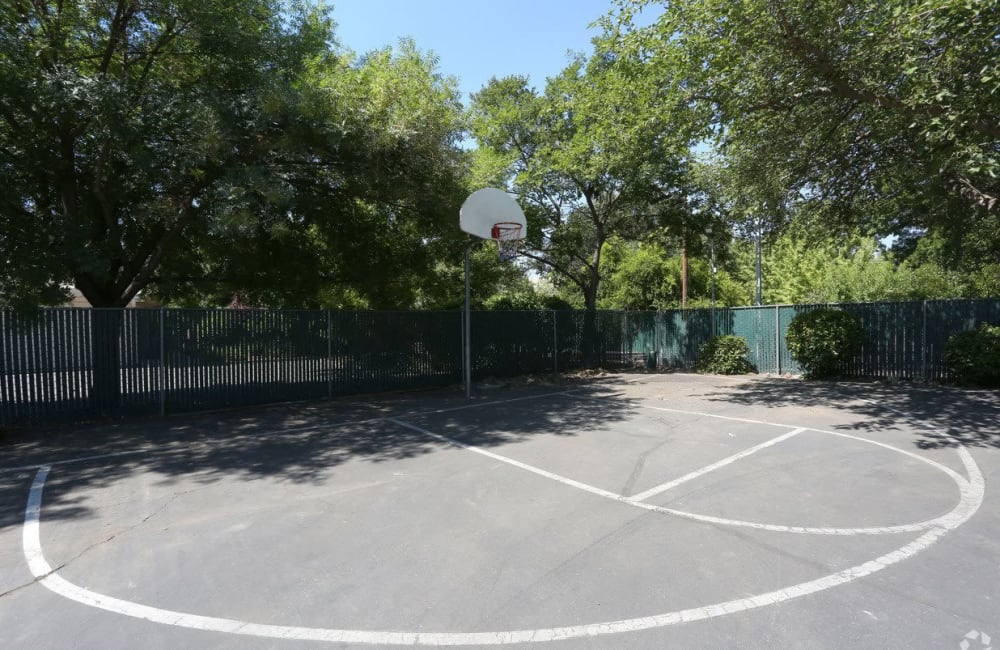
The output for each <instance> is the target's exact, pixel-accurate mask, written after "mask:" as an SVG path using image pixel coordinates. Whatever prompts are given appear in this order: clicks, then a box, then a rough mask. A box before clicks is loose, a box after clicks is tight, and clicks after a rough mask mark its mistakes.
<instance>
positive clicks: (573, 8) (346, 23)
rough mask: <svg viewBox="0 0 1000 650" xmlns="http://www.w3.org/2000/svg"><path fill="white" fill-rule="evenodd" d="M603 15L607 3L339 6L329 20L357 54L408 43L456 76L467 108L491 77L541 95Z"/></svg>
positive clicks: (354, 2)
mask: <svg viewBox="0 0 1000 650" xmlns="http://www.w3.org/2000/svg"><path fill="white" fill-rule="evenodd" d="M610 8H611V2H610V0H491V1H487V0H340V1H339V2H334V3H333V10H332V15H333V18H334V20H335V21H336V22H337V38H338V40H339V41H340V44H341V45H342V46H343V47H346V48H349V49H351V50H353V51H354V52H356V53H358V54H363V53H365V52H368V51H370V50H373V49H377V48H381V47H385V46H387V45H392V46H395V45H396V44H397V43H398V41H399V39H400V38H401V37H406V36H409V37H412V38H413V40H414V41H415V42H416V44H417V47H418V48H419V49H420V50H421V51H427V50H430V51H433V52H434V53H435V54H436V55H437V56H438V57H439V61H440V71H441V72H442V73H443V74H446V75H454V76H456V77H458V79H459V83H460V86H459V87H460V89H461V91H462V93H463V95H464V97H463V101H465V102H467V101H468V95H469V93H473V92H476V91H478V90H479V89H480V88H482V87H483V86H484V85H485V84H486V83H487V82H488V81H489V80H490V77H494V76H495V77H503V76H506V75H509V74H523V75H527V76H529V77H530V79H531V85H533V86H534V87H535V88H537V89H538V90H542V89H544V88H545V79H546V78H547V77H551V76H554V75H556V74H558V72H559V71H560V70H562V69H563V68H564V67H565V66H566V63H567V62H568V61H569V57H568V54H567V52H569V51H574V52H585V53H589V52H590V49H591V45H590V39H591V38H593V37H594V36H596V35H597V34H598V32H597V30H594V29H589V28H588V27H587V26H588V25H589V24H590V23H592V22H594V21H595V20H596V19H597V18H599V17H600V16H602V15H604V14H605V13H607V12H608V10H609V9H610Z"/></svg>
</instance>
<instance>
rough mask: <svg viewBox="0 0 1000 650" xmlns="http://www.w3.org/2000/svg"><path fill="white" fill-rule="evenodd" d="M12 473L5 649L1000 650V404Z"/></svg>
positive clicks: (73, 456)
mask: <svg viewBox="0 0 1000 650" xmlns="http://www.w3.org/2000/svg"><path fill="white" fill-rule="evenodd" d="M0 453H2V456H0V458H2V460H0V647H4V648H32V649H41V648H54V649H62V648H109V649H117V648H123V649H124V648H135V647H143V648H177V647H185V648H319V647H345V648H361V647H393V644H396V643H398V644H424V645H434V644H449V645H459V646H465V647H487V646H488V645H495V644H498V643H507V642H512V643H511V645H513V647H519V648H528V647H539V648H544V647H551V648H650V649H653V648H657V649H659V648H696V647H697V648H701V647H734V648H789V647H795V648H830V649H832V648H873V649H874V648H908V649H909V648H958V647H959V644H960V642H961V641H962V640H963V638H965V637H966V635H967V634H968V633H970V632H972V631H973V630H975V631H978V632H981V633H985V634H986V635H989V636H995V637H996V638H998V639H1000V507H998V503H1000V501H998V498H997V497H996V495H995V494H994V491H993V486H995V485H997V484H998V483H1000V395H998V394H997V393H996V392H989V391H963V390H957V389H949V388H932V387H911V386H887V385H882V384H832V383H806V382H802V381H798V380H787V379H768V378H736V379H734V378H723V377H701V376H694V375H684V374H635V375H610V376H605V377H599V378H595V379H593V380H589V381H567V382H565V383H562V384H551V385H535V386H523V385H522V386H508V387H501V388H496V389H492V390H485V391H481V392H480V393H479V394H478V395H477V397H476V398H475V399H474V400H473V401H472V402H471V403H466V402H465V401H464V399H461V396H460V395H457V394H455V393H454V392H447V391H445V392H428V393H418V394H401V395H393V396H387V397H380V398H371V399H368V400H365V399H362V400H354V401H330V402H323V403H316V404H297V405H288V406H277V407H271V408H263V409H253V410H249V409H243V410H239V411H229V412H220V413H213V414H206V415H200V416H186V417H177V418H169V419H151V420H136V421H131V422H127V423H119V424H114V425H107V424H106V425H92V426H87V427H76V428H72V429H68V428H67V429H61V430H51V431H33V432H24V433H22V434H21V435H19V436H17V437H13V436H12V437H10V438H8V439H7V440H6V441H3V442H2V443H0ZM42 466H45V467H48V469H47V470H45V469H43V470H42V474H41V475H39V469H38V468H39V467H42ZM43 479H44V482H43ZM32 499H34V500H35V501H34V502H35V503H37V502H38V500H39V499H40V509H39V510H38V511H37V513H38V514H37V516H36V515H35V514H33V512H35V511H33V510H32V507H31V504H32ZM50 571H51V573H50ZM995 643H996V642H994V645H995ZM976 644H979V645H978V646H977V645H976ZM969 647H971V648H986V647H987V645H986V644H982V643H981V641H980V639H979V638H975V639H971V640H970V644H969Z"/></svg>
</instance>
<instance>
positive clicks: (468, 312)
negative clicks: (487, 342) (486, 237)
mask: <svg viewBox="0 0 1000 650" xmlns="http://www.w3.org/2000/svg"><path fill="white" fill-rule="evenodd" d="M471 257H472V237H469V241H468V243H467V244H466V245H465V355H464V356H465V359H464V362H465V399H467V400H469V399H472V343H471V336H472V321H471V317H472V308H471V306H470V305H471V296H472V291H471V289H470V285H469V275H470V269H471V263H470V259H471Z"/></svg>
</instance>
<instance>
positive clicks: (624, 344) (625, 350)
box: [618, 311, 632, 367]
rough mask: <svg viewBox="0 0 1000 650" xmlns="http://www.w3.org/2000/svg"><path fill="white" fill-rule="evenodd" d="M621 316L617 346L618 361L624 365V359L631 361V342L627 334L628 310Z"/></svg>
mask: <svg viewBox="0 0 1000 650" xmlns="http://www.w3.org/2000/svg"><path fill="white" fill-rule="evenodd" d="M623 316H624V317H623V318H622V339H621V346H620V347H619V351H620V353H619V356H618V362H619V363H620V364H621V365H622V366H623V367H624V366H625V359H626V358H627V359H628V360H629V361H632V342H631V341H630V340H629V335H628V312H627V311H626V312H625V313H624V315H623Z"/></svg>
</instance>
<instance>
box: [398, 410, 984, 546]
mask: <svg viewBox="0 0 1000 650" xmlns="http://www.w3.org/2000/svg"><path fill="white" fill-rule="evenodd" d="M389 420H390V421H391V422H393V423H395V424H398V425H399V426H402V427H406V428H407V429H411V430H413V431H416V432H418V433H422V434H424V435H426V436H429V437H431V438H434V439H435V440H440V441H442V442H445V443H447V444H449V445H452V446H455V447H458V448H460V449H465V450H467V451H471V452H473V453H476V454H480V455H482V456H486V457H488V458H492V459H493V460H497V461H500V462H501V463H506V464H508V465H512V466H514V467H517V468H519V469H523V470H525V471H527V472H531V473H532V474H537V475H538V476H542V477H545V478H547V479H550V480H553V481H555V482H557V483H562V484H563V485H567V486H569V487H573V488H576V489H578V490H583V491H584V492H589V493H590V494H595V495H597V496H600V497H604V498H606V499H611V500H613V501H618V502H619V503H624V504H626V505H629V506H633V507H635V508H641V509H643V510H648V511H650V512H657V513H660V514H664V515H673V516H675V517H682V518H684V519H691V520H694V521H699V522H701V523H705V524H712V525H716V526H734V527H738V528H752V529H755V530H766V531H770V532H774V533H792V534H797V535H831V536H839V537H844V536H854V535H894V534H898V533H919V532H923V531H925V530H927V529H929V528H934V527H936V526H940V525H942V522H945V521H947V519H948V517H950V516H951V514H952V513H951V512H949V513H946V514H944V515H941V516H940V517H935V518H934V519H928V520H926V521H921V522H917V523H912V524H899V525H895V526H868V527H863V528H845V527H830V526H788V525H785V524H768V523H760V522H756V521H744V520H741V519H727V518H725V517H715V516H712V515H702V514H698V513H694V512H687V511H684V510H675V509H673V508H665V507H663V506H657V505H653V504H650V503H643V502H642V501H640V500H639V499H636V498H635V497H632V498H629V497H625V496H624V495H621V494H616V493H614V492H611V491H609V490H604V489H602V488H599V487H596V486H593V485H588V484H587V483H581V482H580V481H577V480H575V479H571V478H569V477H566V476H561V475H559V474H556V473H554V472H550V471H548V470H544V469H541V468H539V467H535V466H533V465H528V464H527V463H522V462H521V461H519V460H514V459H513V458H508V457H507V456H501V455H500V454H495V453H493V452H491V451H486V450H485V449H483V448H481V447H476V446H474V445H468V444H465V443H463V442H460V441H458V440H455V439H454V438H449V437H447V436H442V435H440V434H437V433H434V432H432V431H428V430H427V429H424V428H422V427H418V426H416V425H414V424H409V423H408V422H404V421H402V420H398V419H395V418H389ZM801 430H802V431H815V432H817V433H824V434H830V435H835V436H840V437H844V438H850V439H853V440H858V441H860V442H866V443H869V444H872V445H876V446H879V447H884V448H886V449H889V450H892V451H896V452H898V453H901V454H904V455H906V456H911V455H913V454H911V453H910V452H907V451H904V450H902V449H898V448H896V447H892V446H890V445H886V444H883V443H881V442H876V441H874V440H868V439H867V438H861V437H858V436H852V435H849V434H844V433H836V432H833V431H820V430H818V429H808V428H804V429H801ZM796 433H797V432H796ZM786 436H788V434H786ZM775 442H780V441H778V440H776V441H775ZM916 457H917V458H919V456H916ZM925 460H927V463H928V464H930V465H931V466H932V467H936V468H937V469H939V470H941V471H942V472H944V473H946V474H947V475H948V476H949V477H950V478H951V479H952V480H954V481H955V483H956V484H957V485H958V489H959V495H960V496H959V505H958V506H956V508H961V507H963V504H965V503H966V502H967V501H968V500H969V499H970V498H971V496H970V495H971V493H970V487H969V482H968V481H966V480H965V479H964V478H963V477H962V476H961V475H960V474H958V473H957V472H954V471H953V470H951V469H950V468H948V467H945V466H944V465H941V464H940V463H937V462H935V461H933V460H929V459H925ZM699 472H701V470H696V471H695V472H692V473H693V474H698V473H699ZM701 473H703V472H701ZM699 475H700V474H699Z"/></svg>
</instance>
